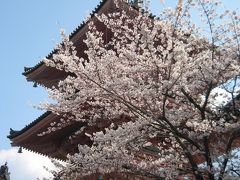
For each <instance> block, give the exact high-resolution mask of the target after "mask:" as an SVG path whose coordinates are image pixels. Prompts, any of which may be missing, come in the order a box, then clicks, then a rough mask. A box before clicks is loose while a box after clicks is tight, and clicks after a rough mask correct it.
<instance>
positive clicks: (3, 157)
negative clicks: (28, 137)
mask: <svg viewBox="0 0 240 180" xmlns="http://www.w3.org/2000/svg"><path fill="white" fill-rule="evenodd" d="M17 151H18V149H17V148H12V149H7V150H0V165H3V164H4V163H5V162H7V163H8V167H9V172H10V173H11V174H10V178H11V180H34V179H37V178H39V179H43V178H50V177H52V176H51V174H50V173H49V172H47V171H46V170H45V169H44V166H46V167H48V168H49V169H54V165H53V164H52V163H51V160H50V159H49V158H47V157H45V156H42V155H39V154H35V153H32V152H29V151H27V150H25V149H24V150H23V153H17Z"/></svg>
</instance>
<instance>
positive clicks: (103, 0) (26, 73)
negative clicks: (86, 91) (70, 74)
mask: <svg viewBox="0 0 240 180" xmlns="http://www.w3.org/2000/svg"><path fill="white" fill-rule="evenodd" d="M107 1H108V0H101V1H100V2H99V4H98V5H97V6H96V7H95V9H94V10H93V11H92V12H91V13H90V16H91V18H92V17H93V16H94V14H95V13H97V12H98V11H99V10H100V9H101V8H102V7H103V5H104V4H105V3H106V2H107ZM87 23H88V21H83V22H81V24H80V25H78V26H77V28H75V29H74V30H73V31H72V33H70V35H69V38H70V39H72V38H73V37H74V36H75V35H76V34H77V33H78V32H79V31H80V30H81V29H82V28H83V27H84V26H85V25H86V24H87ZM56 51H57V50H56V49H55V48H54V49H53V50H52V51H51V52H50V53H49V54H48V55H47V56H46V58H47V59H49V58H51V57H52V55H53V54H54V53H55V52H56ZM43 64H44V62H43V61H42V60H41V61H40V62H39V63H37V64H36V65H35V66H33V67H27V68H24V72H23V73H22V75H24V76H26V75H28V74H29V73H31V72H33V71H35V70H36V69H37V68H39V67H40V66H42V65H43Z"/></svg>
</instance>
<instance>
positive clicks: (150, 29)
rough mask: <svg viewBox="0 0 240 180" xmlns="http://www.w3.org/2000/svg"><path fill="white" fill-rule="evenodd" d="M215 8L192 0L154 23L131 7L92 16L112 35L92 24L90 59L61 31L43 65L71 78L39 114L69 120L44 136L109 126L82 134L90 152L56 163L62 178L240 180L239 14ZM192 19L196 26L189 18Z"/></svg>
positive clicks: (214, 4) (206, 0) (53, 91)
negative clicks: (74, 126) (115, 175)
mask: <svg viewBox="0 0 240 180" xmlns="http://www.w3.org/2000/svg"><path fill="white" fill-rule="evenodd" d="M120 3H122V2H121V0H115V5H116V6H118V5H119V4H120ZM219 7H221V3H220V2H218V1H210V0H186V1H183V2H182V1H181V3H179V4H178V6H177V8H176V9H166V10H164V11H163V12H161V14H160V15H159V17H157V18H156V17H152V16H150V14H149V11H148V10H147V11H142V10H140V11H137V10H136V9H134V8H132V7H130V6H129V7H128V8H129V9H127V10H125V11H122V10H119V11H118V9H116V12H114V13H110V14H101V15H95V16H96V18H97V19H98V21H100V22H102V23H103V24H104V25H105V26H106V27H107V28H108V29H109V30H111V32H112V37H111V39H109V40H106V39H105V36H104V33H105V32H103V31H100V30H98V28H97V26H96V25H95V24H94V22H92V21H91V20H88V22H87V25H88V29H89V30H88V32H87V38H86V39H85V41H84V43H85V44H86V46H87V50H86V51H85V54H86V58H83V57H78V56H77V51H76V49H75V47H74V46H73V43H72V42H71V41H70V40H69V38H68V37H67V36H66V35H64V33H62V37H63V42H62V43H61V44H60V45H58V47H57V52H56V53H55V54H54V55H53V57H52V59H45V60H44V62H45V63H46V65H48V66H51V67H54V68H57V69H60V70H63V71H66V72H69V73H70V74H71V75H69V76H68V77H67V78H66V79H64V80H62V81H60V82H59V84H58V86H56V87H52V88H50V89H47V90H48V93H49V96H50V97H51V98H52V99H53V100H54V101H55V103H45V104H42V105H41V108H43V109H47V110H50V111H52V112H53V113H56V114H58V115H61V116H62V117H65V118H63V119H62V122H61V124H60V125H59V126H52V127H50V128H49V130H48V131H46V132H43V133H41V134H39V135H41V136H44V135H45V134H48V133H51V132H52V131H55V130H57V129H60V128H63V127H65V126H67V125H68V124H69V123H71V122H73V121H82V122H86V124H87V125H86V126H85V127H83V128H81V129H80V130H79V131H78V132H76V134H77V133H85V129H86V128H88V127H90V126H94V125H99V124H104V126H103V128H102V129H101V130H100V131H96V132H94V133H92V134H88V133H86V135H87V136H89V137H90V138H91V140H92V145H91V146H87V145H79V147H78V148H79V153H76V154H74V155H69V156H68V161H67V165H65V166H61V165H59V167H60V169H61V178H63V179H64V178H70V179H76V177H83V176H87V175H89V174H92V173H103V174H104V173H110V172H132V173H135V174H140V175H144V176H147V177H154V178H165V179H174V178H177V177H180V176H182V177H194V178H195V179H204V178H208V179H219V180H220V179H223V178H224V177H226V176H239V175H240V170H239V169H240V168H239V153H237V152H238V151H237V149H236V148H237V147H238V145H239V138H240V121H239V113H240V111H239V98H240V97H239V95H238V94H239V88H238V87H239V71H240V64H239V63H240V43H239V42H240V37H239V34H240V24H239V22H240V16H239V15H238V14H237V13H236V12H235V11H224V12H222V10H221V8H219ZM196 11H198V12H199V13H200V16H199V17H200V18H196V17H192V14H194V13H196ZM129 12H131V13H129ZM198 20H199V21H200V20H201V22H198ZM196 21H197V23H196ZM197 24H201V25H197ZM216 88H221V89H225V91H226V92H227V94H228V95H229V96H228V99H227V101H226V102H224V103H220V102H218V100H219V98H220V97H221V96H222V95H223V94H222V93H221V91H219V90H216ZM72 138H74V137H72Z"/></svg>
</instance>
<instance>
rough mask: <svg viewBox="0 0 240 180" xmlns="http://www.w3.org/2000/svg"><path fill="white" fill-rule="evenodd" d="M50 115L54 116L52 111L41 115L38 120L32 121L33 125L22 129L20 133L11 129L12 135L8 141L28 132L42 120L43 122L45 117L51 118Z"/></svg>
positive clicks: (10, 134)
mask: <svg viewBox="0 0 240 180" xmlns="http://www.w3.org/2000/svg"><path fill="white" fill-rule="evenodd" d="M50 114H52V112H51V111H46V112H45V113H43V114H42V115H40V116H39V117H38V118H37V119H36V120H34V121H32V122H31V123H29V124H28V125H26V126H25V127H24V128H22V129H21V130H20V131H15V130H13V129H12V128H10V133H9V135H8V136H7V138H8V139H13V138H15V137H17V136H18V135H20V134H22V133H24V132H25V131H27V130H28V129H30V128H31V127H33V126H34V125H36V124H37V123H39V122H40V121H41V120H43V119H44V118H45V117H47V116H49V115H50Z"/></svg>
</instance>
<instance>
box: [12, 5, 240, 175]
mask: <svg viewBox="0 0 240 180" xmlns="http://www.w3.org/2000/svg"><path fill="white" fill-rule="evenodd" d="M119 2H120V3H119V5H120V6H119V7H116V6H115V4H114V0H102V2H101V3H100V4H99V5H98V6H97V7H96V8H95V10H94V11H93V12H92V13H91V20H92V21H93V22H94V23H95V25H96V27H97V29H98V30H100V31H102V32H104V36H105V37H104V38H105V39H106V40H108V39H110V38H111V37H112V33H111V31H110V30H109V29H107V28H106V26H105V25H104V24H103V23H101V22H99V21H98V20H97V18H96V17H94V14H95V13H97V14H103V13H104V14H108V13H113V12H116V11H121V9H124V10H125V11H128V13H130V15H134V14H136V13H137V10H136V9H137V8H138V7H139V6H141V1H139V0H138V1H137V0H132V1H127V0H125V1H119ZM129 5H131V6H134V7H135V8H133V11H131V12H130V11H129V10H128V9H129V8H128V7H129ZM134 9H135V10H134ZM86 24H87V22H83V23H82V24H81V25H80V26H78V27H77V28H76V29H75V30H74V31H73V32H72V33H71V34H70V36H69V37H70V40H71V41H72V42H73V45H74V46H75V47H76V50H77V55H78V56H79V57H83V58H86V55H85V54H84V51H85V50H86V49H87V46H86V45H85V43H84V42H83V41H84V39H86V32H87V31H88V26H87V25H86ZM55 52H56V51H55V50H53V51H52V52H51V53H50V54H49V55H47V57H46V58H47V59H51V57H52V56H53V54H54V53H55ZM23 75H24V76H25V77H26V79H27V81H30V82H33V83H34V84H35V85H38V84H39V85H41V86H44V87H52V86H57V84H58V82H59V81H60V80H63V79H65V78H66V77H67V76H68V75H70V74H69V73H67V72H64V71H60V70H58V69H55V68H53V67H49V66H46V65H45V64H44V62H40V63H38V64H37V65H36V66H34V67H31V68H24V72H23ZM61 118H62V117H60V116H59V115H56V114H53V113H52V112H49V111H48V112H45V113H44V114H42V115H41V116H40V117H38V118H37V119H35V120H34V121H33V122H31V123H30V124H28V125H27V126H25V127H24V128H22V129H21V130H19V131H16V130H12V129H11V130H10V135H9V136H8V138H9V139H10V140H11V142H12V143H11V144H12V146H18V147H23V148H25V149H28V150H30V151H33V152H37V153H40V154H42V155H45V156H48V157H52V158H56V159H61V160H65V159H66V155H67V154H74V153H76V152H78V144H86V145H91V143H92V141H91V140H90V138H89V137H88V136H86V135H85V133H88V134H92V133H93V132H96V131H99V130H100V129H101V128H104V125H103V126H88V125H87V124H86V122H77V121H75V122H73V123H72V124H71V125H69V126H67V127H65V128H62V129H60V130H57V131H54V132H51V133H50V134H46V135H44V136H39V134H41V133H42V132H44V131H46V130H47V129H48V127H50V126H51V123H53V122H56V123H58V122H60V120H61ZM82 127H86V128H85V131H84V132H83V133H80V134H77V135H76V134H75V132H77V131H79V130H80V129H81V128H82ZM69 137H72V138H69ZM237 143H238V145H240V141H239V142H237ZM149 153H151V152H150V151H149ZM195 160H196V161H197V162H199V163H201V162H202V158H201V157H199V158H198V157H196V158H195ZM121 176H124V177H125V176H126V175H119V177H121ZM130 176H131V175H129V177H130ZM108 177H109V178H110V177H111V175H108ZM96 178H99V175H97V177H96ZM139 178H140V179H141V177H139ZM94 179H95V178H94ZM142 179H146V178H142Z"/></svg>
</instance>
